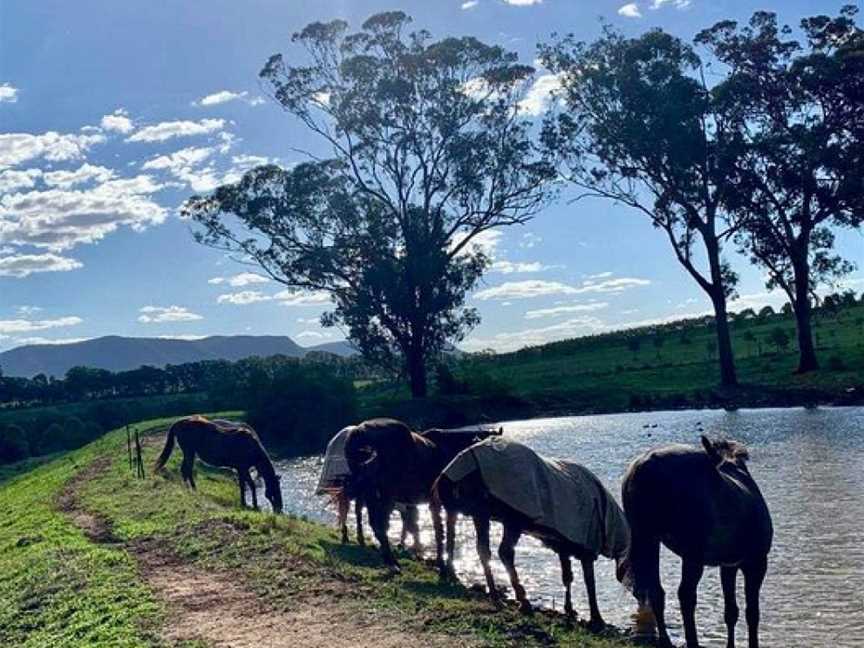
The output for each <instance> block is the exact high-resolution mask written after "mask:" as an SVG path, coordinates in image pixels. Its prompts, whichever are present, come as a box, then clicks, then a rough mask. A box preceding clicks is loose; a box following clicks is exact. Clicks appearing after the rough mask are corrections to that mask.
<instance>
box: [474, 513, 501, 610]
mask: <svg viewBox="0 0 864 648" xmlns="http://www.w3.org/2000/svg"><path fill="white" fill-rule="evenodd" d="M474 531H475V533H476V536H477V555H478V556H479V558H480V564H481V565H483V575H484V576H486V587H488V588H489V596H490V597H491V598H492V600H493V601H494V602H495V604H496V605H499V604H500V601H501V594H500V593H499V592H498V588H497V587H495V578H493V576H492V568H491V567H490V566H489V561H490V560H492V550H491V549H490V548H489V516H488V515H475V516H474Z"/></svg>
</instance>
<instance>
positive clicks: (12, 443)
mask: <svg viewBox="0 0 864 648" xmlns="http://www.w3.org/2000/svg"><path fill="white" fill-rule="evenodd" d="M29 455H30V449H29V448H28V446H27V434H26V433H25V432H24V430H23V429H22V428H21V427H19V426H17V425H7V426H6V427H5V428H0V463H11V462H13V461H21V460H22V459H26V458H27V457H28V456H29Z"/></svg>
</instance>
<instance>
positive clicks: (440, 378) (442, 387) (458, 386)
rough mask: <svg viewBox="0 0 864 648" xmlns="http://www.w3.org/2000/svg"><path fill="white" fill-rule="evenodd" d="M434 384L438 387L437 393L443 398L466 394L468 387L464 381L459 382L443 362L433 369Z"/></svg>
mask: <svg viewBox="0 0 864 648" xmlns="http://www.w3.org/2000/svg"><path fill="white" fill-rule="evenodd" d="M435 383H436V384H437V385H438V393H439V394H441V395H443V396H455V395H459V394H467V393H468V385H467V384H466V383H465V381H464V380H459V379H457V378H456V376H454V375H453V372H452V371H451V370H450V367H448V366H447V365H446V364H444V363H443V362H442V363H441V364H439V365H438V367H437V368H436V369H435Z"/></svg>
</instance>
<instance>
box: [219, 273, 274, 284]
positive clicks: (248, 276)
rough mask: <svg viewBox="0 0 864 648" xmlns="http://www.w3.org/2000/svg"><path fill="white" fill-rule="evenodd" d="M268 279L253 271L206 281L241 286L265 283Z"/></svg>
mask: <svg viewBox="0 0 864 648" xmlns="http://www.w3.org/2000/svg"><path fill="white" fill-rule="evenodd" d="M268 281H270V280H269V279H268V278H267V277H262V276H261V275H259V274H255V273H254V272H241V273H240V274H236V275H234V276H233V277H213V278H212V279H208V280H207V283H209V284H213V285H214V286H218V285H221V284H227V285H229V286H231V287H232V288H242V287H243V286H249V285H251V284H260V283H267V282H268Z"/></svg>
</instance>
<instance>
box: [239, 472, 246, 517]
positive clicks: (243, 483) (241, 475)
mask: <svg viewBox="0 0 864 648" xmlns="http://www.w3.org/2000/svg"><path fill="white" fill-rule="evenodd" d="M237 485H238V486H239V487H240V508H246V471H245V470H244V469H243V468H238V469H237Z"/></svg>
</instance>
